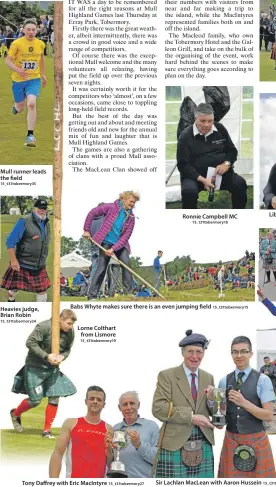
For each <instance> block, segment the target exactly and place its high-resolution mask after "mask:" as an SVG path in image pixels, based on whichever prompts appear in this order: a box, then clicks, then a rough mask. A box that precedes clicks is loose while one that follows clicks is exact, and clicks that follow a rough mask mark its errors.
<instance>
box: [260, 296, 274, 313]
mask: <svg viewBox="0 0 276 487" xmlns="http://www.w3.org/2000/svg"><path fill="white" fill-rule="evenodd" d="M262 303H263V304H264V305H265V307H266V308H267V309H268V310H269V311H270V313H271V314H273V316H276V306H274V304H273V303H272V302H271V301H269V299H268V298H264V299H263V301H262Z"/></svg>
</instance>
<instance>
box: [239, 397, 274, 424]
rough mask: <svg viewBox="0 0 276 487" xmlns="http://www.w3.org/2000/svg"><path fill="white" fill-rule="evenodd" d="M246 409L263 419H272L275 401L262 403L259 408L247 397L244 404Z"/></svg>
mask: <svg viewBox="0 0 276 487" xmlns="http://www.w3.org/2000/svg"><path fill="white" fill-rule="evenodd" d="M242 407H243V408H244V409H246V411H248V412H249V413H250V414H252V415H253V416H255V418H258V419H261V420H262V421H272V418H273V403H272V401H270V402H266V403H264V404H262V407H261V408H259V407H258V406H255V404H252V402H249V401H247V400H246V399H245V404H244V405H243V406H242Z"/></svg>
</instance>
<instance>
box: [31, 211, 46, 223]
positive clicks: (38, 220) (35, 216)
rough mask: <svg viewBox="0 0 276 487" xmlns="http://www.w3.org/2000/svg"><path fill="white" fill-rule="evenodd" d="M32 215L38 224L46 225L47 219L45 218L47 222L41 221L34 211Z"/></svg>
mask: <svg viewBox="0 0 276 487" xmlns="http://www.w3.org/2000/svg"><path fill="white" fill-rule="evenodd" d="M32 215H33V216H34V218H35V219H36V221H37V222H38V223H44V222H46V220H47V217H46V218H45V220H41V219H40V218H39V216H38V215H37V214H36V213H35V212H34V211H32Z"/></svg>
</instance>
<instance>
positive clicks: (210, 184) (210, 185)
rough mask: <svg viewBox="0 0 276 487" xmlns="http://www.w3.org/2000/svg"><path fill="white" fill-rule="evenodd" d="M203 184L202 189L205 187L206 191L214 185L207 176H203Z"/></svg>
mask: <svg viewBox="0 0 276 487" xmlns="http://www.w3.org/2000/svg"><path fill="white" fill-rule="evenodd" d="M203 186H204V189H207V191H210V189H211V188H215V187H216V186H215V185H214V184H212V180H211V179H208V178H204V181H203Z"/></svg>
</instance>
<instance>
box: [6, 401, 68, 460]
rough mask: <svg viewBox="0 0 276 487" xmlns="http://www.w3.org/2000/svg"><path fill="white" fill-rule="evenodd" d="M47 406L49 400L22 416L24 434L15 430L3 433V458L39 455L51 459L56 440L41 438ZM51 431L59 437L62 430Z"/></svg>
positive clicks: (54, 429) (53, 429)
mask: <svg viewBox="0 0 276 487" xmlns="http://www.w3.org/2000/svg"><path fill="white" fill-rule="evenodd" d="M17 402H18V400H17V399H16V397H15V405H17ZM46 405H47V399H44V400H43V401H42V402H41V404H40V405H39V406H38V407H36V408H33V409H30V410H29V411H27V412H26V413H24V415H23V416H22V426H23V428H24V432H23V433H17V431H15V430H14V429H8V430H2V431H1V454H2V457H5V456H9V457H10V456H14V457H24V456H29V455H32V456H33V455H37V456H48V457H49V459H50V455H51V454H52V452H53V450H54V447H55V440H49V439H46V438H45V439H44V438H41V432H42V430H43V425H44V411H45V408H46ZM51 431H52V433H53V434H54V436H57V435H58V434H59V431H60V428H52V430H51Z"/></svg>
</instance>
